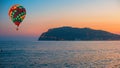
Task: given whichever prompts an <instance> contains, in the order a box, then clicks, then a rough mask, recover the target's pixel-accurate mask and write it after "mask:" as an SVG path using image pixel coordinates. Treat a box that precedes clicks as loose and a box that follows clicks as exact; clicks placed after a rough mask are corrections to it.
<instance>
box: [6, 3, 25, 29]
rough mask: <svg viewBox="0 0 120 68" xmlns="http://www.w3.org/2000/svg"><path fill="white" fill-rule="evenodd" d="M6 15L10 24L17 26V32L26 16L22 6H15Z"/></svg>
mask: <svg viewBox="0 0 120 68" xmlns="http://www.w3.org/2000/svg"><path fill="white" fill-rule="evenodd" d="M8 15H9V17H10V19H11V20H12V22H13V23H14V24H15V25H16V26H17V28H16V30H18V27H19V25H20V24H21V22H22V21H23V19H24V18H25V16H26V10H25V8H24V7H23V6H21V5H19V4H16V5H13V6H12V7H11V8H10V9H9V12H8Z"/></svg>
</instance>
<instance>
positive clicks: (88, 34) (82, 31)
mask: <svg viewBox="0 0 120 68" xmlns="http://www.w3.org/2000/svg"><path fill="white" fill-rule="evenodd" d="M38 40H39V41H76V40H120V35H118V34H114V33H110V32H108V31H104V30H95V29H91V28H74V27H70V26H63V27H57V28H52V29H49V30H48V31H47V32H44V33H42V34H41V36H40V37H39V39H38Z"/></svg>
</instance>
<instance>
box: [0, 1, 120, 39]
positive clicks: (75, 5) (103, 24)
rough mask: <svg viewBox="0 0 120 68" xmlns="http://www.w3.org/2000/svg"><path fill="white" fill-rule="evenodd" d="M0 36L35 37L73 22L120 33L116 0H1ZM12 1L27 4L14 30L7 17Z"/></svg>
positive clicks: (70, 24)
mask: <svg viewBox="0 0 120 68" xmlns="http://www.w3.org/2000/svg"><path fill="white" fill-rule="evenodd" d="M0 4H1V6H0V9H1V10H2V11H0V37H10V36H12V37H17V36H20V37H21V36H23V37H24V36H28V37H33V38H34V39H37V38H38V37H39V36H40V34H41V33H43V32H45V31H47V30H48V29H50V28H54V27H61V26H72V27H79V28H84V27H88V28H93V29H97V30H106V31H109V32H112V33H116V34H120V30H119V29H120V2H119V1H118V0H29V1H28V0H1V1H0ZM14 4H21V5H23V6H24V7H25V8H26V12H27V14H26V18H25V20H24V21H23V22H22V24H21V25H20V28H19V29H20V30H19V31H16V30H15V28H16V26H15V25H14V24H13V23H12V21H11V20H10V19H9V17H8V10H9V8H10V7H11V6H12V5H14Z"/></svg>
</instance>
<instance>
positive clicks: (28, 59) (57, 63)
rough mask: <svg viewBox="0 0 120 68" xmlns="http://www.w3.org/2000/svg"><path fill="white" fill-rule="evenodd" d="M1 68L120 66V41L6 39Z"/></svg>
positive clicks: (1, 48)
mask: <svg viewBox="0 0 120 68" xmlns="http://www.w3.org/2000/svg"><path fill="white" fill-rule="evenodd" d="M0 68H120V41H40V42H39V41H36V42H33V41H32V42H25V41H24V42H22V41H19V42H18V41H16V42H15V41H2V42H0Z"/></svg>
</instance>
